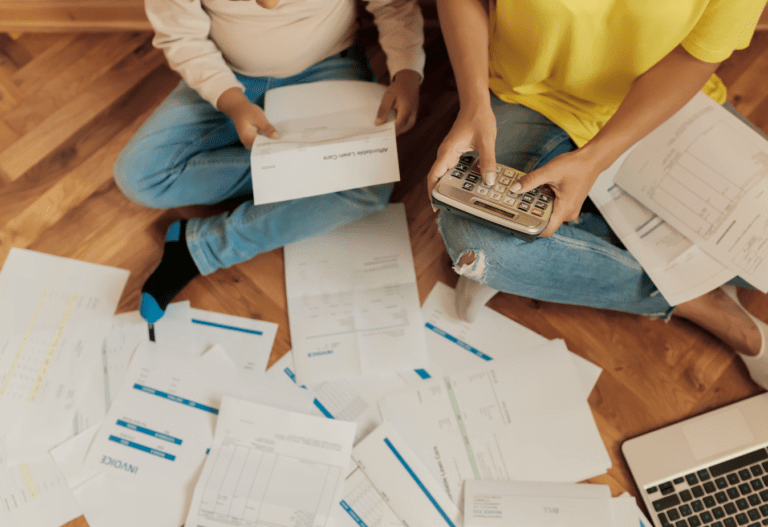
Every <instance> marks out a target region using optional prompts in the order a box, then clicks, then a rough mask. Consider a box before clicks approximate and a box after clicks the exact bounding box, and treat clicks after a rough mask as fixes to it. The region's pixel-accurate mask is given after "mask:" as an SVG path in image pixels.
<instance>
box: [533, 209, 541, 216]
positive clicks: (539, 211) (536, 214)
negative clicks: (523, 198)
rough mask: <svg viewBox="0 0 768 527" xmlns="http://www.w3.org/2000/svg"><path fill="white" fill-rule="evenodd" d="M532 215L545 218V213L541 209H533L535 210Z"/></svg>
mask: <svg viewBox="0 0 768 527" xmlns="http://www.w3.org/2000/svg"><path fill="white" fill-rule="evenodd" d="M531 214H533V215H535V216H538V217H542V216H544V211H543V210H541V209H533V210H531Z"/></svg>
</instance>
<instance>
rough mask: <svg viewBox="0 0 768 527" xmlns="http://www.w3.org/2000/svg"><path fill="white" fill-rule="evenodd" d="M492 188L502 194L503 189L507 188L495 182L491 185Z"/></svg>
mask: <svg viewBox="0 0 768 527" xmlns="http://www.w3.org/2000/svg"><path fill="white" fill-rule="evenodd" d="M493 190H495V191H496V192H499V193H501V194H504V191H505V190H507V187H505V186H504V185H502V184H500V183H496V184H495V185H494V186H493Z"/></svg>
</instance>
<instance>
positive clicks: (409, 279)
mask: <svg viewBox="0 0 768 527" xmlns="http://www.w3.org/2000/svg"><path fill="white" fill-rule="evenodd" d="M285 282H286V290H287V294H288V317H289V319H290V325H291V342H292V343H293V359H294V366H295V371H296V382H297V383H299V384H312V383H317V382H322V381H327V380H330V379H338V378H341V377H350V376H355V375H363V374H372V373H381V372H385V371H397V370H415V369H419V368H423V367H424V366H426V363H427V352H426V344H425V340H424V330H423V327H422V324H423V322H422V319H421V310H420V306H419V293H418V289H417V287H416V273H415V271H414V268H413V255H412V253H411V241H410V238H409V236H408V225H407V222H406V218H405V208H404V206H403V205H402V204H400V203H395V204H391V205H389V206H388V207H387V208H386V209H384V210H383V211H380V212H374V213H372V214H370V215H368V216H366V217H365V218H363V219H361V220H358V221H355V222H352V223H350V224H348V225H345V226H343V227H340V228H338V229H336V230H334V231H331V232H329V233H326V234H323V235H321V236H316V237H314V238H310V239H308V240H305V241H302V242H299V243H294V244H291V245H287V246H286V247H285Z"/></svg>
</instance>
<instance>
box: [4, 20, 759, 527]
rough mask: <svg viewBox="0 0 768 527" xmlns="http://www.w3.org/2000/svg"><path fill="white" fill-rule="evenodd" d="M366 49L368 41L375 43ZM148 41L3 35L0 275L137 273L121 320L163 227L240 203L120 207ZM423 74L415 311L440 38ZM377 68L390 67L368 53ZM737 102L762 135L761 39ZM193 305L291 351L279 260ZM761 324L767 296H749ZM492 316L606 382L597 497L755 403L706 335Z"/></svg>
mask: <svg viewBox="0 0 768 527" xmlns="http://www.w3.org/2000/svg"><path fill="white" fill-rule="evenodd" d="M363 37H364V40H366V39H367V40H366V41H367V42H368V43H370V42H372V41H373V39H374V37H373V35H372V34H371V32H370V31H369V32H368V33H364V35H363ZM150 40H151V35H150V34H149V33H129V32H116V33H81V34H62V33H58V34H56V33H48V34H42V33H41V34H33V33H25V34H21V35H3V34H0V263H2V262H3V261H4V260H5V258H6V256H7V254H8V251H9V250H10V248H11V247H12V246H16V247H25V248H28V249H33V250H36V251H42V252H46V253H51V254H55V255H61V256H66V257H71V258H77V259H81V260H85V261H89V262H95V263H100V264H106V265H112V266H116V267H121V268H125V269H129V270H130V272H131V275H130V279H129V281H128V285H127V287H126V289H125V292H124V294H123V297H122V299H121V301H120V305H119V308H118V311H119V312H123V311H130V310H135V309H137V308H138V300H139V290H140V287H141V284H142V283H143V282H144V280H145V279H146V278H147V276H148V275H149V273H150V272H151V271H152V269H153V268H154V266H155V264H156V263H157V261H158V259H159V257H160V253H161V245H162V239H163V235H164V233H165V229H166V228H167V226H168V225H169V224H170V223H171V222H172V221H174V220H175V219H178V218H191V217H194V216H200V215H210V214H212V213H214V212H217V211H220V210H224V209H225V208H227V207H228V206H231V205H232V204H223V205H221V206H216V207H186V208H180V209H173V210H165V211H162V210H151V209H147V208H144V207H141V206H139V205H135V204H133V203H130V202H129V201H128V200H126V199H125V198H124V197H123V195H122V194H121V193H120V191H119V190H118V189H117V187H116V186H115V183H114V181H113V180H112V165H113V163H114V160H115V158H116V156H117V154H118V152H119V151H120V150H121V148H122V147H123V145H124V144H125V143H126V141H127V140H128V139H129V138H130V137H131V135H132V134H133V133H134V132H135V130H136V129H137V128H138V127H139V125H140V124H141V123H142V122H143V121H144V120H145V119H146V118H147V116H148V115H149V114H150V113H151V112H152V110H153V109H154V108H155V107H156V106H157V105H158V104H159V103H160V101H162V99H163V98H164V97H165V95H166V94H167V93H168V92H169V91H170V90H171V89H172V88H173V87H174V86H175V84H176V83H177V82H178V77H177V75H176V74H175V73H173V72H172V71H171V70H169V68H168V67H167V66H166V64H165V61H164V59H163V57H162V54H161V53H160V52H159V51H157V50H155V49H153V48H152V46H151V42H150ZM426 47H427V57H428V60H427V70H426V80H425V81H424V84H423V87H422V105H421V109H420V118H419V121H418V124H417V126H416V127H415V128H414V129H413V130H412V131H410V132H409V133H408V134H406V135H403V136H402V137H400V138H399V141H398V147H399V150H400V164H401V172H402V181H401V183H399V184H398V185H397V187H396V189H395V192H394V200H395V201H398V202H403V203H404V204H405V206H406V210H407V215H408V221H409V227H410V232H411V238H412V246H413V253H414V257H415V264H416V273H417V277H418V285H419V293H420V296H421V299H422V301H423V300H424V299H425V298H426V296H427V294H428V293H429V292H430V290H431V289H432V287H433V285H434V284H435V282H437V281H443V282H445V283H447V284H449V285H454V284H455V282H456V276H455V274H454V273H453V271H452V270H451V268H450V262H449V260H448V257H447V255H446V252H445V249H444V247H443V243H442V240H441V239H440V237H439V235H438V234H437V231H436V226H435V214H434V213H433V212H432V210H431V208H430V207H429V205H428V201H427V196H426V185H425V183H424V179H423V178H424V175H425V174H426V172H427V170H428V169H429V167H430V165H431V163H432V161H433V160H434V158H435V152H436V150H437V146H438V144H439V141H440V139H441V138H442V137H443V136H444V135H445V133H446V132H447V130H448V129H449V128H450V126H451V124H452V120H453V118H454V116H455V114H456V112H457V109H458V99H457V95H456V91H455V83H454V81H453V78H452V73H451V69H450V65H449V63H448V60H447V57H446V53H445V49H444V47H443V43H442V38H441V36H440V33H439V31H438V29H437V28H436V27H435V26H434V24H433V25H431V26H430V27H429V28H428V31H427V46H426ZM372 62H373V64H374V67H375V69H377V70H378V71H382V68H383V57H382V55H381V53H380V52H377V53H374V54H373V56H372ZM720 74H721V76H722V77H723V79H724V80H725V82H726V84H727V85H728V86H729V87H730V95H729V100H730V101H731V102H733V104H734V105H735V106H736V108H737V109H739V110H740V111H741V112H742V113H744V114H745V115H746V116H747V117H749V118H750V119H751V120H752V121H753V122H755V123H756V124H757V125H758V126H759V127H761V128H762V129H763V130H764V131H766V132H768V92H766V91H765V88H764V87H765V85H766V80H767V79H768V33H759V34H758V35H757V36H756V37H755V39H754V40H753V43H752V45H751V46H750V47H749V48H748V49H747V50H744V51H740V52H737V53H735V54H734V55H733V57H732V58H731V59H729V60H728V61H727V62H726V63H725V64H723V65H722V67H721V68H720ZM178 299H179V300H190V301H191V303H192V305H193V307H197V308H201V309H208V310H213V311H220V312H224V313H230V314H233V315H239V316H247V317H254V318H258V319H263V320H269V321H272V322H276V323H278V324H279V331H278V334H277V339H276V341H275V345H274V349H273V352H272V360H276V359H277V358H278V357H280V356H281V355H282V354H284V353H285V352H286V351H287V350H289V349H290V337H289V332H288V317H287V312H286V298H285V284H284V275H283V253H282V250H275V251H272V252H270V253H267V254H262V255H259V256H257V257H256V258H254V259H253V260H251V261H249V262H245V263H242V264H240V265H236V266H234V267H232V268H230V269H227V270H222V271H219V272H216V273H214V274H212V275H210V276H207V277H198V278H197V279H195V280H194V281H193V282H192V283H191V284H190V285H189V286H188V287H187V288H186V289H185V290H184V291H183V292H182V293H181V295H180V296H179V297H178ZM742 299H743V300H744V302H745V304H747V305H748V306H750V308H751V309H752V312H753V313H754V314H755V315H757V316H759V317H760V318H762V319H763V320H766V321H768V296H766V295H762V294H760V293H756V292H746V293H744V294H743V295H742ZM489 305H490V306H491V307H492V308H493V309H495V310H497V311H499V312H500V313H502V314H504V315H506V316H508V317H509V318H511V319H513V320H515V321H518V322H520V323H522V324H524V325H525V326H527V327H529V328H531V329H533V330H535V331H537V332H539V333H541V334H542V335H544V336H546V337H548V338H563V339H565V340H566V342H567V344H568V347H569V348H570V349H571V350H572V351H573V352H575V353H577V354H579V355H581V356H583V357H585V358H587V359H589V360H591V361H593V362H594V363H596V364H598V365H600V366H601V367H602V368H603V369H604V372H603V374H602V376H601V377H600V379H599V381H598V383H597V386H596V388H595V390H594V391H593V392H592V394H591V396H590V398H589V402H590V405H591V407H592V410H593V413H594V416H595V419H596V421H597V423H598V426H599V428H600V431H601V433H602V436H603V439H604V441H605V444H606V445H607V447H608V450H609V452H610V455H611V458H612V461H613V468H611V469H610V470H609V471H608V473H607V474H606V475H604V476H601V477H597V478H594V480H592V481H593V482H595V483H604V484H608V485H610V487H611V489H612V491H613V492H614V494H619V493H622V492H625V491H626V492H630V493H632V494H633V495H636V494H637V493H636V489H635V487H634V484H633V482H632V479H631V476H630V474H629V472H628V470H627V467H626V465H625V463H624V460H623V458H622V456H621V453H620V445H621V443H622V442H623V441H624V440H625V439H627V438H630V437H633V436H636V435H638V434H641V433H643V432H647V431H650V430H653V429H656V428H658V427H660V426H663V425H665V424H668V423H672V422H675V421H678V420H681V419H683V418H686V417H689V416H693V415H696V414H699V413H701V412H704V411H706V410H708V409H712V408H716V407H720V406H723V405H725V404H727V403H730V402H734V401H737V400H740V399H743V398H745V397H748V396H751V395H754V394H757V393H759V392H760V391H761V390H760V389H759V388H758V387H757V386H755V385H754V384H753V383H752V382H751V381H750V379H749V377H748V375H747V373H746V369H745V368H744V366H743V364H742V363H741V361H739V360H738V359H735V357H734V355H733V353H732V352H731V351H730V350H729V349H728V348H727V347H726V346H724V345H723V344H722V343H720V342H719V341H718V340H717V339H715V338H714V337H713V336H711V335H709V334H708V333H706V332H704V331H702V330H700V329H699V328H697V327H695V326H693V325H691V324H688V323H686V322H684V321H682V320H678V319H675V318H673V319H672V321H670V322H669V323H664V322H660V321H653V320H649V319H647V318H644V317H639V316H633V315H628V314H622V313H616V312H609V311H602V310H597V309H589V308H582V307H573V306H567V305H556V304H549V303H544V302H537V301H532V300H528V299H524V298H520V297H515V296H513V295H507V294H502V295H497V296H496V297H495V298H494V299H493V300H492V301H491V302H490V304H489ZM71 525H78V526H80V525H85V522H84V520H83V519H82V518H80V519H78V520H75V521H74V522H72V523H71Z"/></svg>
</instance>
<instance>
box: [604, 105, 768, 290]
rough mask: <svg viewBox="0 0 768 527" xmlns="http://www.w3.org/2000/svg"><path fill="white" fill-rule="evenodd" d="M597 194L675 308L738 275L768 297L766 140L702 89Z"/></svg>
mask: <svg viewBox="0 0 768 527" xmlns="http://www.w3.org/2000/svg"><path fill="white" fill-rule="evenodd" d="M589 195H590V197H591V198H592V200H593V201H594V203H595V205H596V206H597V208H598V209H599V210H600V212H601V213H602V214H603V216H604V217H605V219H606V221H607V222H608V224H609V225H610V226H611V228H612V229H613V230H614V232H615V233H616V234H617V236H618V237H619V238H620V239H621V241H622V243H624V245H625V246H626V247H627V249H628V250H629V251H630V252H631V253H632V255H633V256H634V257H635V258H636V259H637V260H638V262H640V264H641V265H642V266H643V269H645V271H646V272H647V273H648V275H649V276H650V277H651V279H652V280H653V282H654V284H655V285H656V287H658V289H659V291H660V292H661V293H662V294H663V295H664V298H665V299H666V300H667V302H669V303H670V304H671V305H677V304H680V303H682V302H686V301H688V300H691V299H693V298H696V297H699V296H701V295H702V294H705V293H707V292H709V291H711V290H712V289H715V288H716V287H719V286H720V285H722V284H723V283H725V282H727V281H728V280H730V279H731V278H733V277H734V276H737V275H738V276H740V277H741V278H743V279H744V280H746V281H747V282H749V283H750V284H752V285H753V286H754V287H755V288H757V289H759V290H760V291H762V292H764V293H766V292H768V223H766V220H765V211H766V210H768V141H766V140H765V138H764V137H762V136H760V135H759V134H758V133H756V132H755V131H754V130H752V129H751V128H750V127H749V126H748V125H746V124H745V123H744V122H742V121H741V120H740V119H738V118H737V117H736V116H734V115H733V114H731V113H730V112H729V111H728V110H726V109H724V108H723V107H722V106H720V105H719V104H717V103H716V102H715V101H713V100H712V99H711V98H709V97H708V96H706V95H704V94H703V93H698V94H697V95H696V96H695V97H694V98H693V99H692V100H691V101H690V102H689V103H688V104H687V105H686V106H685V107H683V108H682V109H681V110H680V111H678V112H677V113H676V114H675V115H673V116H672V117H671V118H670V119H668V120H667V121H666V122H665V123H664V124H662V125H661V126H659V127H658V128H657V129H656V130H654V131H653V132H651V133H650V134H649V135H648V136H647V137H646V138H644V139H643V140H642V141H640V142H639V143H638V144H637V145H636V146H635V147H634V148H633V149H631V150H630V151H628V152H626V153H625V155H623V156H622V157H621V158H619V159H618V160H617V161H616V162H615V163H614V164H613V165H612V166H611V167H610V168H609V169H608V170H606V171H605V172H603V173H602V174H601V175H600V177H599V178H598V180H597V182H596V183H595V185H594V186H593V187H592V190H591V191H590V194H589Z"/></svg>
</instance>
